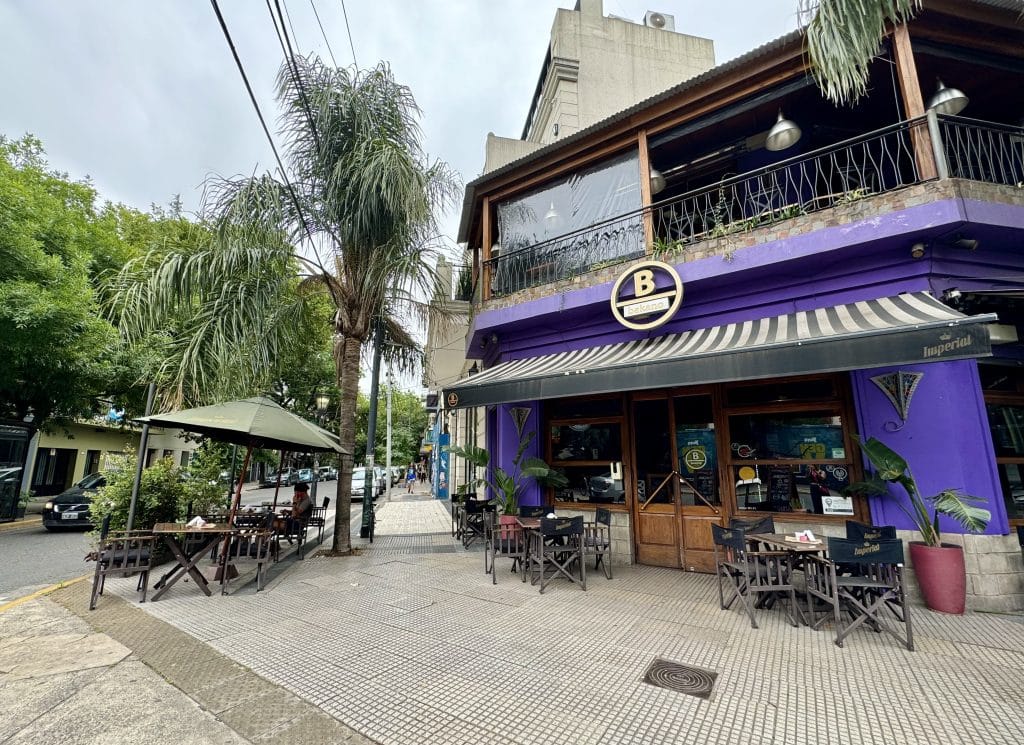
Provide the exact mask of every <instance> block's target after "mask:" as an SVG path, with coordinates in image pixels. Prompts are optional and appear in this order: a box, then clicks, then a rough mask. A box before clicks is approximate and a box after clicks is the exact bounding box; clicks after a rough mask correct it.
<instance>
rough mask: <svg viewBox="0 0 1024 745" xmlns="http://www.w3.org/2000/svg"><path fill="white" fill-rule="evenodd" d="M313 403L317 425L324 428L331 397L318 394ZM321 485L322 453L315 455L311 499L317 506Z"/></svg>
mask: <svg viewBox="0 0 1024 745" xmlns="http://www.w3.org/2000/svg"><path fill="white" fill-rule="evenodd" d="M313 403H314V404H315V405H316V423H317V424H318V425H320V426H321V427H323V426H324V417H325V416H326V415H327V407H328V406H330V405H331V397H330V396H329V395H328V394H326V393H318V394H316V398H315V399H314V401H313ZM319 483H320V453H314V454H313V488H312V491H313V494H312V496H311V497H310V499H312V500H313V505H314V506H315V505H316V487H317V484H319Z"/></svg>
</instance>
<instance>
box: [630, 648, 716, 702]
mask: <svg viewBox="0 0 1024 745" xmlns="http://www.w3.org/2000/svg"><path fill="white" fill-rule="evenodd" d="M717 677H718V673H716V672H715V671H714V670H704V669H703V668H700V667H694V666H693V665H683V664H681V663H678V662H673V661H672V660H665V659H662V658H661V657H655V658H654V661H653V662H651V664H650V665H649V666H648V667H647V672H646V673H644V683H647V684H649V685H652V686H657V687H658V688H667V689H669V690H670V691H677V692H678V693H685V694H687V695H689V696H696V697H697V698H704V699H706V698H709V697H710V696H711V691H712V689H713V688H714V687H715V678H717Z"/></svg>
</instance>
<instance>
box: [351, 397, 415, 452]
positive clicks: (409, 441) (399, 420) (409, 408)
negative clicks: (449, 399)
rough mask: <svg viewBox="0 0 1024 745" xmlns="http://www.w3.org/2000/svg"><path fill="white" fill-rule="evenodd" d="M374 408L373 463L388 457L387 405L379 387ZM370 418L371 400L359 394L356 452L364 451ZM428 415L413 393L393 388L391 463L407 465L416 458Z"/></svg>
mask: <svg viewBox="0 0 1024 745" xmlns="http://www.w3.org/2000/svg"><path fill="white" fill-rule="evenodd" d="M380 395H381V401H380V402H379V404H378V407H377V442H376V443H375V447H374V462H375V463H377V464H378V465H384V463H385V462H386V459H387V436H386V434H385V433H386V432H387V424H388V417H387V407H386V406H385V404H384V397H385V395H386V393H385V392H384V390H383V389H382V390H381V394H380ZM369 419H370V399H369V397H367V396H364V395H363V394H362V393H360V394H359V401H358V404H357V408H356V452H357V453H365V452H366V433H367V426H366V425H367V423H368V422H369ZM428 420H429V415H428V413H427V409H426V407H425V406H424V405H423V400H422V399H421V398H420V396H418V395H417V394H415V393H410V392H408V391H399V390H396V391H394V392H393V393H392V395H391V465H392V466H406V465H408V464H409V463H411V462H413V461H417V460H419V452H420V442H421V441H422V440H423V434H424V432H425V431H426V429H427V422H428Z"/></svg>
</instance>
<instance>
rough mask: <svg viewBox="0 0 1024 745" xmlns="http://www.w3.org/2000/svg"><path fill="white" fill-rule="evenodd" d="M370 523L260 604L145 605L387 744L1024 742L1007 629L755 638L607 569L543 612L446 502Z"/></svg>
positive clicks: (983, 625) (704, 606) (124, 587)
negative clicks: (455, 524) (671, 686)
mask: <svg viewBox="0 0 1024 745" xmlns="http://www.w3.org/2000/svg"><path fill="white" fill-rule="evenodd" d="M378 520H379V521H378V524H377V540H376V541H375V543H374V545H373V546H372V547H364V548H362V549H361V553H360V555H359V556H356V557H350V558H344V559H329V558H318V557H315V556H314V557H311V558H309V559H307V560H306V561H305V562H302V563H301V564H300V565H298V566H296V567H295V568H294V569H293V570H291V571H290V572H289V573H287V574H286V575H285V576H283V577H281V578H279V579H277V580H274V581H273V582H272V583H271V584H270V586H269V587H268V588H267V590H266V591H264V592H262V593H259V594H255V593H248V594H246V593H242V594H236V595H234V596H230V597H219V596H215V597H212V598H207V597H204V596H201V595H198V594H195V592H194V589H193V588H189V587H188V586H185V587H183V588H180V589H179V588H177V587H176V588H174V589H173V590H172V591H171V592H169V593H168V595H167V596H166V598H165V599H163V600H161V601H159V602H156V603H146V604H144V605H141V606H139V605H136V606H134V607H135V608H140V609H142V610H144V611H145V612H147V613H149V614H152V616H154V617H155V618H159V619H162V620H164V621H166V622H167V623H169V624H171V625H173V626H175V627H177V628H178V629H180V630H181V631H183V632H185V633H187V634H188V635H191V637H193V638H194V639H196V640H198V641H201V642H205V643H207V644H209V645H210V647H212V648H213V649H214V650H217V651H218V652H220V653H222V654H223V655H224V656H225V657H226V658H228V659H230V660H232V661H235V662H237V663H240V664H241V665H243V666H245V667H247V668H251V670H252V671H254V672H256V673H258V674H259V675H261V676H263V677H264V678H266V679H267V680H268V681H271V682H273V683H277V684H279V685H281V686H283V687H284V688H286V689H288V690H290V691H292V692H293V693H294V694H295V695H296V696H298V697H301V698H302V699H305V700H306V701H307V702H309V703H311V704H313V705H315V706H316V707H319V709H320V710H321V711H323V712H326V713H328V714H330V715H331V716H333V717H335V718H337V719H338V720H340V721H341V722H343V723H344V724H346V725H348V726H350V727H352V728H354V729H355V730H357V731H358V732H360V733H362V734H363V735H366V736H367V737H370V738H372V739H374V740H377V741H379V742H381V743H386V744H387V745H402V744H405V743H459V744H463V743H467V744H468V743H499V744H502V743H506V744H511V743H522V744H524V745H540V744H542V743H591V744H593V745H613V744H618V743H670V742H671V743H677V742H678V743H729V744H730V745H732V744H740V743H750V744H751V745H755V744H756V745H769V744H777V745H783V744H787V745H790V744H792V745H797V744H804V743H806V744H807V745H820V744H823V743H842V744H843V745H847V744H850V745H853V744H860V743H865V744H868V743H870V744H872V745H891V744H893V743H901V744H902V743H908V744H909V743H922V744H923V743H928V744H929V745H933V744H934V743H960V742H965V743H967V742H970V743H991V744H993V745H995V744H1000V745H1001V744H1003V743H1005V744H1007V745H1009V744H1010V743H1013V744H1014V745H1019V743H1021V742H1024V716H1022V714H1021V712H1022V711H1024V624H1021V623H1018V622H1016V621H1015V620H1014V619H1011V618H1008V617H1003V616H995V615H986V614H969V615H966V616H963V617H951V616H942V615H939V614H935V613H931V612H929V611H926V610H924V609H919V608H915V609H914V610H915V613H914V617H913V618H914V623H915V637H916V642H917V647H918V649H917V651H916V652H912V653H911V652H907V651H905V650H904V649H902V648H901V647H899V646H898V645H896V644H895V643H894V642H893V641H892V639H891V638H889V637H887V636H884V635H878V634H874V633H872V632H870V631H866V630H865V631H862V632H857V633H855V634H854V635H853V636H852V637H851V638H850V639H849V640H848V642H847V645H846V647H845V648H843V649H840V648H838V647H836V646H835V645H834V644H833V643H832V636H831V634H830V633H829V632H828V631H818V632H815V631H811V630H809V629H807V628H793V627H791V626H789V625H788V624H787V623H786V622H785V620H784V618H783V614H782V613H781V612H780V611H762V612H760V615H759V623H760V625H761V628H760V629H757V630H754V629H751V628H750V624H749V622H748V621H747V620H746V617H745V616H743V615H741V612H739V611H736V610H733V611H721V610H719V609H718V598H717V591H716V589H715V584H714V579H713V578H712V577H709V576H703V575H692V574H685V573H683V572H680V571H675V570H668V569H658V568H652V567H616V569H615V578H614V579H613V580H610V581H609V580H606V579H605V578H604V577H603V576H602V575H591V577H590V578H589V579H590V581H589V583H588V589H587V591H586V592H584V591H582V590H580V589H579V588H577V587H575V586H569V585H566V584H562V583H555V584H553V585H552V586H551V587H550V589H549V590H548V591H546V592H545V594H544V595H540V594H539V593H538V592H537V589H536V588H534V587H531V586H530V585H529V584H528V583H527V584H523V583H520V582H519V580H518V577H517V576H515V575H510V574H509V573H508V568H507V562H504V563H503V564H500V565H499V572H500V575H499V578H498V585H497V586H492V585H491V582H490V578H489V577H487V576H485V575H484V574H483V571H482V565H483V561H482V554H481V553H480V552H479V551H469V552H467V551H464V550H463V549H462V548H461V546H457V544H455V542H454V541H452V539H451V538H450V536H449V535H448V532H447V531H448V530H449V528H450V520H449V518H448V515H447V512H445V511H444V506H443V505H442V504H441V503H438V502H433V501H409V502H392V503H389V504H386V505H384V506H382V507H381V510H380V515H379V518H378ZM389 531H391V532H392V534H391V535H388V532H389ZM439 548H440V549H443V552H441V551H439V550H437V549H439ZM133 587H134V584H133V581H132V580H116V581H111V580H108V592H116V593H118V594H120V595H122V596H124V597H126V598H129V597H131V596H132V592H131V590H132V589H133ZM99 612H100V611H97V613H99ZM656 656H658V657H664V658H667V659H670V660H675V661H678V662H683V663H689V664H692V665H696V666H698V667H702V668H706V669H709V670H714V671H717V673H718V679H717V681H716V683H715V688H714V692H713V693H712V696H711V698H710V700H707V701H704V700H702V699H699V698H694V697H690V696H686V695H684V694H680V693H676V692H673V691H670V690H665V689H662V688H655V687H652V686H650V685H647V684H645V683H644V682H642V678H643V674H644V670H645V669H646V667H647V666H648V664H649V663H650V662H651V660H652V659H653V658H654V657H656Z"/></svg>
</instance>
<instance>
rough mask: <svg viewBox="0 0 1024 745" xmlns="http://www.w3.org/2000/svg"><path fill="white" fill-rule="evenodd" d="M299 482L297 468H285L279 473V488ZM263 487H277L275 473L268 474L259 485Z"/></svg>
mask: <svg viewBox="0 0 1024 745" xmlns="http://www.w3.org/2000/svg"><path fill="white" fill-rule="evenodd" d="M298 482H299V471H298V469H297V468H286V469H284V470H283V471H281V486H291V485H292V484H297V483H298ZM260 486H263V487H272V486H277V473H276V472H274V473H271V474H269V475H268V476H267V477H266V478H265V479H263V482H262V483H261V484H260Z"/></svg>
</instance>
